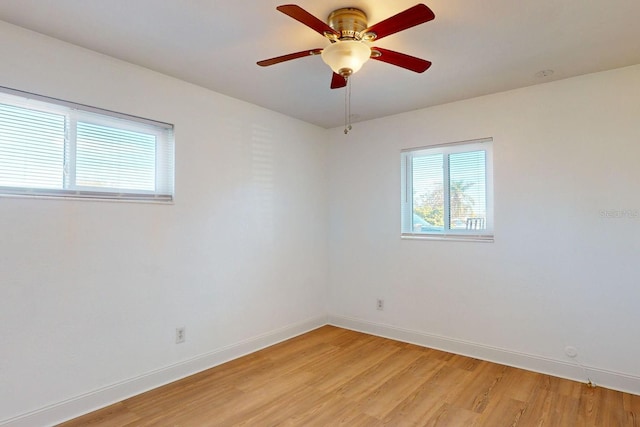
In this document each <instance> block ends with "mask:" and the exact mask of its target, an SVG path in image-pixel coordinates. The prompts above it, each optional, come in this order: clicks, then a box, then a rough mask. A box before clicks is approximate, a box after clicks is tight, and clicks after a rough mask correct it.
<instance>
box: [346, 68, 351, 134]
mask: <svg viewBox="0 0 640 427" xmlns="http://www.w3.org/2000/svg"><path fill="white" fill-rule="evenodd" d="M346 80H347V85H346V87H345V88H344V134H345V135H346V134H348V133H349V131H350V130H351V77H349V78H346Z"/></svg>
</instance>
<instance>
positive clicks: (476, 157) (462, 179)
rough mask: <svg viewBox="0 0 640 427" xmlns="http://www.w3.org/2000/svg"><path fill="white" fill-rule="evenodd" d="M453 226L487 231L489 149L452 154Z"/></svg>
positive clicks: (450, 160)
mask: <svg viewBox="0 0 640 427" xmlns="http://www.w3.org/2000/svg"><path fill="white" fill-rule="evenodd" d="M448 166H449V225H450V228H451V229H452V230H486V228H487V221H486V219H487V196H486V152H485V151H484V150H475V151H467V152H463V153H452V154H449V165H448Z"/></svg>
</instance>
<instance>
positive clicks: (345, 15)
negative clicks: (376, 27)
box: [327, 7, 368, 40]
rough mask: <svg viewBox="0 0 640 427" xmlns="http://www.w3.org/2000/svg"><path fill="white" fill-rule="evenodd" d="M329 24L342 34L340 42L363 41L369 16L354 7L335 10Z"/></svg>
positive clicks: (328, 19) (330, 15)
mask: <svg viewBox="0 0 640 427" xmlns="http://www.w3.org/2000/svg"><path fill="white" fill-rule="evenodd" d="M327 24H328V25H329V26H330V27H331V28H333V29H334V30H336V31H337V32H339V33H340V36H339V37H338V38H339V39H340V40H342V39H353V40H361V39H362V38H363V36H364V34H363V31H364V30H366V29H367V28H368V26H367V15H366V14H365V13H364V12H363V11H361V10H360V9H356V8H353V7H345V8H342V9H337V10H334V11H333V12H331V14H329V18H327Z"/></svg>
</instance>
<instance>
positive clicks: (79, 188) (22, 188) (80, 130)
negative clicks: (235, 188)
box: [0, 90, 174, 201]
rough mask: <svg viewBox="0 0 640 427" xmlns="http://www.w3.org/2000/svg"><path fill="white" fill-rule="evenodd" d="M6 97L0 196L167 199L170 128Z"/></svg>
mask: <svg viewBox="0 0 640 427" xmlns="http://www.w3.org/2000/svg"><path fill="white" fill-rule="evenodd" d="M9 91H10V92H11V94H7V93H2V91H0V194H5V195H31V196H34V195H35V196H49V197H75V198H100V199H117V200H145V201H148V200H152V201H171V200H173V182H174V141H173V126H172V125H168V124H164V123H159V122H153V121H150V120H147V119H139V118H137V117H131V116H126V115H123V114H120V113H112V112H109V111H104V110H99V109H96V108H93V107H85V106H81V105H75V104H71V103H69V102H66V101H58V100H51V99H50V98H43V97H40V96H38V95H31V94H25V96H24V97H23V96H16V95H15V93H16V91H13V90H9ZM19 94H21V93H19ZM43 99H44V101H43ZM48 101H51V102H48Z"/></svg>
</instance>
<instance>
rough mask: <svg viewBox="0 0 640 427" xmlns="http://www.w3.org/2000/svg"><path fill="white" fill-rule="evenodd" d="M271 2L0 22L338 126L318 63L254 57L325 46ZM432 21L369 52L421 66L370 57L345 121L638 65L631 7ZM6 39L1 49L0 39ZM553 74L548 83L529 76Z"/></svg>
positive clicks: (43, 1) (25, 4)
mask: <svg viewBox="0 0 640 427" xmlns="http://www.w3.org/2000/svg"><path fill="white" fill-rule="evenodd" d="M417 2H418V1H417V0H397V1H393V2H389V1H386V2H382V1H374V0H325V1H323V2H317V1H311V0H297V3H296V4H298V5H299V6H301V7H302V8H304V9H306V10H307V11H308V12H310V13H311V14H313V15H315V16H317V17H318V18H320V19H322V20H324V19H325V18H326V17H327V16H328V15H329V13H330V12H331V11H332V10H334V9H338V8H341V7H357V8H359V9H362V10H364V11H365V12H366V13H367V15H368V17H369V24H370V25H371V24H375V23H377V22H379V21H382V20H383V19H386V18H388V17H389V16H392V15H395V14H396V13H398V12H401V11H403V10H405V9H407V8H409V7H411V6H413V5H415V4H416V3H417ZM283 3H285V2H284V1H277V0H261V1H255V0H55V1H53V0H0V20H4V21H7V22H9V23H12V24H16V25H19V26H22V27H25V28H28V29H31V30H34V31H37V32H40V33H43V34H47V35H49V36H52V37H55V38H58V39H61V40H64V41H67V42H70V43H73V44H76V45H79V46H83V47H86V48H89V49H92V50H94V51H97V52H101V53H104V54H107V55H110V56H113V57H116V58H120V59H123V60H125V61H128V62H131V63H134V64H138V65H141V66H144V67H147V68H150V69H153V70H156V71H159V72H162V73H165V74H168V75H171V76H174V77H177V78H180V79H182V80H186V81H188V82H192V83H195V84H197V85H200V86H204V87H206V88H209V89H212V90H214V91H216V92H219V93H223V94H226V95H229V96H232V97H234V98H239V99H242V100H245V101H248V102H251V103H253V104H257V105H260V106H263V107H266V108H268V109H271V110H274V111H278V112H281V113H283V114H286V115H289V116H292V117H296V118H299V119H301V120H304V121H307V122H310V123H314V124H317V125H319V126H322V127H335V126H340V125H342V123H343V121H344V90H343V89H342V90H341V89H338V90H331V89H329V83H330V79H331V70H330V69H329V68H328V67H327V66H326V65H325V64H324V63H323V62H322V60H321V58H319V57H306V58H301V59H297V60H293V61H289V62H285V63H281V64H277V65H274V66H271V67H267V68H262V67H258V66H257V65H256V61H258V60H261V59H266V58H271V57H274V56H280V55H284V54H287V53H291V52H298V51H302V50H305V49H309V48H321V47H324V46H325V45H327V44H328V41H327V40H326V39H325V38H323V37H321V36H320V35H319V34H317V33H316V32H314V31H313V30H311V29H309V28H307V27H305V26H304V25H302V24H300V23H298V22H297V21H295V20H293V19H291V18H290V17H288V16H286V15H284V14H282V13H280V12H278V11H277V10H276V6H278V5H280V4H283ZM425 4H427V6H429V7H430V8H431V9H432V10H433V11H434V13H435V15H436V18H435V20H434V21H431V22H428V23H426V24H422V25H420V26H417V27H414V28H411V29H408V30H406V31H403V32H401V33H397V34H394V35H391V36H389V37H386V38H384V39H383V40H381V41H379V42H378V43H376V45H379V46H380V47H383V48H387V49H392V50H396V51H400V52H403V53H407V54H410V55H412V56H417V57H421V58H424V59H428V60H430V61H432V62H433V65H432V67H431V68H430V69H429V70H427V71H426V72H425V73H423V74H415V73H413V72H410V71H407V70H405V69H402V68H398V67H394V66H392V65H389V64H385V63H382V62H379V61H369V62H368V63H367V64H365V66H364V67H363V69H362V70H361V71H360V72H358V73H357V74H356V75H355V76H354V77H353V80H352V113H353V121H354V122H357V121H362V120H368V119H372V118H377V117H382V116H387V115H392V114H397V113H400V112H404V111H409V110H414V109H419V108H424V107H428V106H432V105H437V104H442V103H446V102H451V101H455V100H460V99H466V98H471V97H475V96H479V95H484V94H489V93H495V92H500V91H504V90H508V89H513V88H518V87H523V86H529V85H534V84H537V83H543V82H547V81H551V80H557V79H562V78H567V77H571V76H576V75H580V74H586V73H592V72H597V71H602V70H606V69H612V68H618V67H623V66H627V65H633V64H638V63H640V25H639V24H638V21H639V18H640V0H610V1H602V0H467V1H465V0H427V1H426V2H425ZM3 42H6V41H3ZM547 69H552V70H554V74H553V75H552V76H550V77H545V78H540V77H536V76H535V74H536V73H537V72H538V71H541V70H547Z"/></svg>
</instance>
